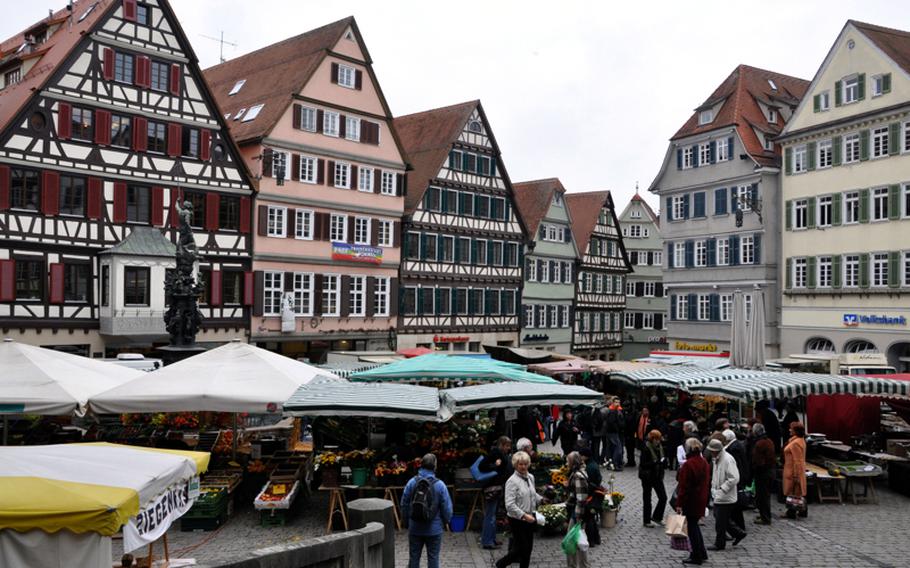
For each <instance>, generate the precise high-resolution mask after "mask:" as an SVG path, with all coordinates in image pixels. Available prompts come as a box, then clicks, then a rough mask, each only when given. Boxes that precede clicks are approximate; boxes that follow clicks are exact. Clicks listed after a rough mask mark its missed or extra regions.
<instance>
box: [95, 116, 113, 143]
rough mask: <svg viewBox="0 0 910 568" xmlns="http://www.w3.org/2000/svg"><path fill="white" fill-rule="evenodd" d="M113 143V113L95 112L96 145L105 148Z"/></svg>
mask: <svg viewBox="0 0 910 568" xmlns="http://www.w3.org/2000/svg"><path fill="white" fill-rule="evenodd" d="M110 143H111V113H110V112H108V111H106V110H96V111H95V144H100V145H102V146H105V145H107V144H110Z"/></svg>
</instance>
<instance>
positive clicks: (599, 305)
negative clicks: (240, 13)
mask: <svg viewBox="0 0 910 568" xmlns="http://www.w3.org/2000/svg"><path fill="white" fill-rule="evenodd" d="M566 203H567V204H568V205H569V214H570V215H571V216H572V234H573V236H574V238H575V244H576V246H577V247H578V250H579V253H580V255H581V260H580V261H579V263H578V268H577V274H578V278H577V284H576V292H575V328H574V337H573V341H572V351H573V353H574V354H575V355H578V356H579V357H585V358H587V359H600V360H603V361H612V360H614V359H616V358H617V354H618V353H619V350H620V349H621V348H622V342H623V336H622V324H623V312H624V311H625V307H626V296H625V292H624V285H625V282H624V280H625V275H626V274H628V273H630V272H632V267H631V265H630V264H629V257H628V255H627V254H626V248H625V245H624V244H623V240H622V234H621V233H620V228H619V220H618V219H617V217H616V209H615V207H614V206H613V197H612V196H611V195H610V192H609V191H592V192H587V193H570V194H568V195H566Z"/></svg>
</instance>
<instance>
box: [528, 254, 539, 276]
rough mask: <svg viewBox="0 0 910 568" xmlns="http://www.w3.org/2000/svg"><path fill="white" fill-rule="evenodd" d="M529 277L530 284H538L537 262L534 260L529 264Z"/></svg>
mask: <svg viewBox="0 0 910 568" xmlns="http://www.w3.org/2000/svg"><path fill="white" fill-rule="evenodd" d="M527 277H528V282H537V260H536V259H534V258H532V259H530V262H528V270H527Z"/></svg>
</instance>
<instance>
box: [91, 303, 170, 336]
mask: <svg viewBox="0 0 910 568" xmlns="http://www.w3.org/2000/svg"><path fill="white" fill-rule="evenodd" d="M100 323H101V333H103V334H105V335H120V336H127V337H138V336H146V337H148V336H166V335H167V330H166V329H165V327H164V310H155V309H151V308H121V309H118V310H114V311H113V312H112V315H110V316H108V315H104V314H102V316H101V322H100Z"/></svg>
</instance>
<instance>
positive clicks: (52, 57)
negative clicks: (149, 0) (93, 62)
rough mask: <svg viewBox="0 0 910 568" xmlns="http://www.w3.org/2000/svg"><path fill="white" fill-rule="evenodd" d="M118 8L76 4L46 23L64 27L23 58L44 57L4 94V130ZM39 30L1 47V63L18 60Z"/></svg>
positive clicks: (0, 119)
mask: <svg viewBox="0 0 910 568" xmlns="http://www.w3.org/2000/svg"><path fill="white" fill-rule="evenodd" d="M96 2H97V4H98V5H97V6H95V8H94V9H93V10H92V11H91V13H90V14H89V15H88V16H86V17H85V18H84V19H83V20H82V21H81V22H80V21H79V18H80V17H81V16H82V14H83V13H85V11H86V10H87V9H88V8H89V6H91V5H92V4H95V3H96ZM118 4H119V3H118V2H115V1H112V0H75V2H73V6H72V11H70V10H69V9H68V8H62V9H61V10H58V11H57V12H54V13H53V14H51V15H50V16H49V17H48V18H46V19H45V20H43V21H46V22H47V23H49V24H52V23H59V22H64V23H63V25H61V26H60V27H58V28H57V29H56V30H55V31H54V33H52V34H51V35H50V36H49V37H48V38H47V40H46V41H45V42H44V43H42V44H41V46H40V48H39V49H38V50H36V51H34V52H32V53H29V54H27V55H23V56H22V57H23V58H32V57H40V59H39V60H38V61H36V62H35V63H34V64H33V66H32V67H31V69H30V70H29V72H28V73H26V74H25V75H24V76H23V77H22V79H21V80H20V81H19V82H18V83H16V84H15V85H10V86H8V87H6V88H5V89H3V90H0V130H2V129H4V128H6V127H7V126H8V125H9V123H10V122H11V121H12V120H13V119H14V118H15V117H16V115H17V114H19V112H20V111H21V110H22V108H23V107H24V106H25V105H26V104H27V103H28V101H29V100H30V99H31V96H32V95H33V94H34V93H35V92H37V91H40V90H41V89H43V88H44V85H45V83H47V81H48V79H50V78H51V76H52V75H53V74H54V71H55V70H56V68H57V66H58V65H60V64H61V63H62V62H63V61H64V60H65V59H66V57H67V56H68V55H69V54H70V52H71V51H72V50H73V48H75V47H76V45H77V44H78V43H79V41H80V40H81V39H82V38H83V37H84V35H85V34H87V33H89V31H90V30H91V29H92V28H93V27H94V26H95V23H97V22H98V20H100V19H101V18H102V17H103V16H104V15H106V14H107V13H108V12H109V11H110V10H113V9H114V8H115V7H116V6H117V5H118ZM70 14H72V24H71V25H70V24H68V23H65V21H66V20H67V19H69V17H70ZM38 23H39V24H40V23H41V22H38ZM35 26H36V24H33V25H30V26H28V27H27V28H26V29H25V30H23V31H22V32H20V33H18V34H16V35H14V36H13V37H11V38H8V39H6V40H5V41H3V42H2V43H0V59H6V60H11V58H12V57H14V56H15V51H16V50H18V49H19V47H20V46H21V45H22V44H23V42H25V32H26V31H29V30H31V29H33V28H35Z"/></svg>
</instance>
